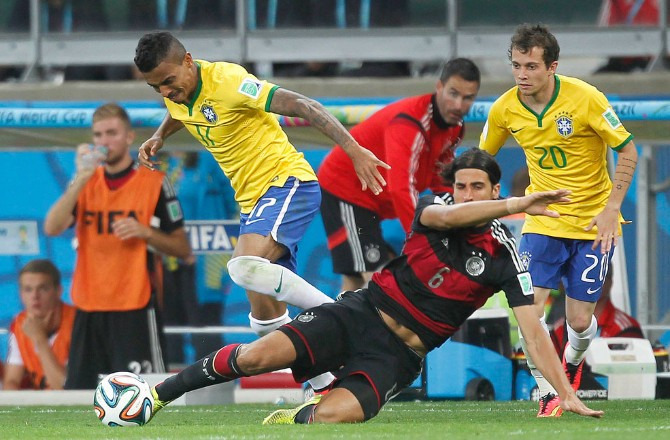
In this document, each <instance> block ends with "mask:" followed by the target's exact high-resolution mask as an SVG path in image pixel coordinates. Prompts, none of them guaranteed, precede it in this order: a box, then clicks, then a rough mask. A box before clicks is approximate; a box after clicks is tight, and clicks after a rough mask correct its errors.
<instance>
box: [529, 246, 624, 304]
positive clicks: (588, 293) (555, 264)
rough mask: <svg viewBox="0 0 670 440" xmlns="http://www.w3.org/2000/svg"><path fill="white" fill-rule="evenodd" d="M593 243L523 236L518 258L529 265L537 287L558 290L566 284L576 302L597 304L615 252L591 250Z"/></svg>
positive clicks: (567, 291) (568, 291) (569, 295)
mask: <svg viewBox="0 0 670 440" xmlns="http://www.w3.org/2000/svg"><path fill="white" fill-rule="evenodd" d="M591 246H593V240H573V239H569V238H557V237H549V236H546V235H541V234H524V235H523V236H522V237H521V241H520V242H519V255H520V256H521V260H522V261H523V262H524V264H526V266H527V268H528V272H530V276H531V277H532V279H533V285H534V286H535V287H545V288H549V289H557V288H558V284H559V282H560V281H561V280H562V281H563V286H564V287H565V294H566V295H567V296H568V297H570V298H573V299H577V300H580V301H586V302H596V301H598V298H600V294H601V292H602V288H603V283H604V281H605V276H606V275H607V271H608V269H609V265H610V262H611V260H612V254H613V253H614V247H612V249H610V251H609V252H608V253H606V254H601V253H600V246H598V247H597V248H596V250H593V249H591Z"/></svg>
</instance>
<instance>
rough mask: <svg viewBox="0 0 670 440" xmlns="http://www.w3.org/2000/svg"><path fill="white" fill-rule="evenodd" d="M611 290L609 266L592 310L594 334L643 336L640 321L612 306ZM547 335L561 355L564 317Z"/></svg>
mask: <svg viewBox="0 0 670 440" xmlns="http://www.w3.org/2000/svg"><path fill="white" fill-rule="evenodd" d="M611 291H612V268H611V267H610V269H609V271H608V272H607V276H606V277H605V283H604V284H603V293H602V295H601V296H600V298H598V302H597V303H596V308H595V310H594V312H593V315H594V316H595V317H596V319H597V320H598V333H597V335H596V336H597V337H598V336H599V337H601V338H615V337H622V338H644V333H642V327H640V323H639V322H637V320H636V319H635V318H633V317H632V316H630V315H629V314H628V313H626V312H624V311H623V310H620V309H617V308H616V307H615V306H614V304H613V303H612V298H611V296H610V293H611ZM549 335H550V336H551V341H552V342H553V343H554V347H556V351H557V352H558V355H559V356H562V355H563V350H564V349H565V344H566V343H567V341H568V333H567V331H566V327H565V318H562V319H559V320H558V321H556V323H555V324H554V326H553V328H552V330H551V332H550V333H549Z"/></svg>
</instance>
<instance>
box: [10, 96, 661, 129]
mask: <svg viewBox="0 0 670 440" xmlns="http://www.w3.org/2000/svg"><path fill="white" fill-rule="evenodd" d="M608 98H609V99H610V102H611V104H612V107H613V108H614V110H615V111H616V113H617V115H619V118H621V120H623V121H667V120H669V119H670V100H668V99H666V98H662V99H621V98H619V97H618V96H608ZM396 99H400V98H361V99H356V100H348V101H344V100H342V99H330V98H322V99H319V101H320V102H321V103H322V104H323V105H324V106H326V108H327V109H328V110H329V111H330V112H331V113H332V114H333V115H335V117H337V119H338V120H339V121H340V122H341V123H342V124H344V125H354V124H358V123H359V122H362V121H364V120H365V119H367V118H368V117H369V116H370V115H372V114H373V113H374V112H376V111H377V110H379V109H380V108H382V107H383V106H384V105H386V104H389V103H391V102H393V101H395V100H396ZM102 103H103V102H91V101H86V102H80V101H60V102H54V101H5V102H0V126H2V127H3V128H88V127H90V125H91V122H92V116H93V111H94V110H95V108H96V107H98V106H99V105H101V104H102ZM120 104H121V105H123V106H124V107H125V108H126V109H127V110H128V114H129V116H130V119H131V121H132V123H133V126H135V127H157V126H158V125H159V124H160V123H161V121H162V120H163V117H164V116H165V108H164V107H163V105H162V104H161V103H159V102H146V101H126V102H120ZM491 104H493V100H492V99H488V100H477V101H476V102H475V103H474V104H473V106H472V107H471V108H470V111H469V112H468V114H467V115H466V117H465V122H485V121H486V115H488V112H489V109H490V108H491ZM277 118H278V119H279V123H280V124H281V125H282V126H285V127H303V126H307V125H308V123H307V122H306V121H304V120H303V119H300V118H297V117H289V116H279V115H278V116H277Z"/></svg>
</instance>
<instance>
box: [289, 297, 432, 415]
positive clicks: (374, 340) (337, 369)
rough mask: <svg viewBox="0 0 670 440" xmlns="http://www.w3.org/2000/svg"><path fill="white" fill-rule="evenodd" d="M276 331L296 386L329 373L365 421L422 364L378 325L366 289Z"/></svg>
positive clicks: (409, 380)
mask: <svg viewBox="0 0 670 440" xmlns="http://www.w3.org/2000/svg"><path fill="white" fill-rule="evenodd" d="M279 330H280V331H281V332H282V333H284V334H285V335H287V336H288V337H289V339H291V341H292V342H293V345H294V346H295V349H296V352H297V359H296V362H295V363H294V364H293V365H292V366H291V369H292V370H293V376H294V377H295V379H296V381H298V382H304V381H305V380H307V379H310V378H312V377H314V376H317V375H319V374H321V373H324V372H326V371H332V372H333V373H334V374H336V376H337V380H336V382H335V386H334V387H335V388H337V387H342V388H346V389H348V390H349V391H351V392H352V393H353V394H354V396H356V398H357V399H358V401H359V403H360V404H361V407H362V408H363V412H364V414H365V420H368V419H370V418H372V417H374V416H375V415H376V414H377V413H378V412H379V410H380V409H381V407H382V406H383V405H384V404H385V403H386V402H388V400H389V399H390V398H391V397H393V396H394V395H396V394H397V393H398V392H400V391H401V390H402V389H404V388H405V387H407V386H409V385H410V384H411V383H412V382H414V380H415V379H416V378H417V377H418V375H419V373H420V372H421V368H422V365H423V358H422V357H421V356H419V355H418V354H416V353H415V352H414V351H412V350H411V349H410V348H409V347H408V346H407V345H406V344H405V343H404V342H403V341H402V340H400V339H399V338H398V337H397V336H396V335H395V334H394V333H393V332H391V330H389V328H388V327H387V326H386V324H385V323H384V321H382V319H381V317H380V316H379V313H378V312H377V310H376V309H375V307H374V306H373V305H372V304H371V303H370V302H369V300H368V298H367V290H366V289H361V290H357V291H356V292H345V293H344V294H343V295H341V299H339V300H338V301H337V302H334V303H330V304H323V305H321V306H318V307H314V308H311V309H309V310H305V311H304V312H302V313H301V314H299V315H298V316H297V317H296V318H295V319H294V320H293V321H292V322H290V323H288V324H286V325H284V326H282V327H280V328H279ZM361 378H362V379H364V380H361Z"/></svg>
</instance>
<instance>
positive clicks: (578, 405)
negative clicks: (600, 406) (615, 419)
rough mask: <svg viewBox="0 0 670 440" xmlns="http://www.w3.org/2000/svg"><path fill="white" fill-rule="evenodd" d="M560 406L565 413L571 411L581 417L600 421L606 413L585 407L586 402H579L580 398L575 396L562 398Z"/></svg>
mask: <svg viewBox="0 0 670 440" xmlns="http://www.w3.org/2000/svg"><path fill="white" fill-rule="evenodd" d="M560 405H561V408H563V410H564V411H570V412H573V413H575V414H579V415H580V416H588V417H595V418H597V419H599V418H600V417H602V416H603V415H605V412H604V411H600V410H598V411H596V410H594V409H591V408H589V407H588V406H586V405H584V402H582V401H581V400H579V397H577V396H576V395H575V394H571V395H570V396H568V397H566V398H562V399H561V403H560Z"/></svg>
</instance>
